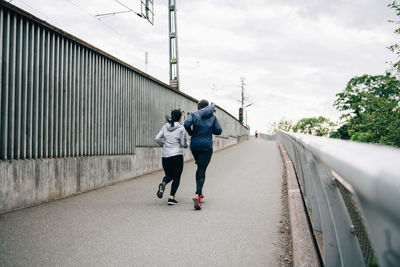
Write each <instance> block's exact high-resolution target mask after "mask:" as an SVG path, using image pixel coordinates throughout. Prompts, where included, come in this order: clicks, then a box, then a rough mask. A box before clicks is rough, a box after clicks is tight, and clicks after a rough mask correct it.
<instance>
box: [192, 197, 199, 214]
mask: <svg viewBox="0 0 400 267" xmlns="http://www.w3.org/2000/svg"><path fill="white" fill-rule="evenodd" d="M192 200H193V203H194V208H195V209H196V210H200V209H201V202H200V201H201V200H200V197H199V195H197V194H196V195H194V197H193V198H192Z"/></svg>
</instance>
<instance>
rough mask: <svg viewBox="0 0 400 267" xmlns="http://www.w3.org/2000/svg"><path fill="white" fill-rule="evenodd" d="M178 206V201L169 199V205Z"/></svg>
mask: <svg viewBox="0 0 400 267" xmlns="http://www.w3.org/2000/svg"><path fill="white" fill-rule="evenodd" d="M176 204H178V201H176V199H172V198H168V205H176Z"/></svg>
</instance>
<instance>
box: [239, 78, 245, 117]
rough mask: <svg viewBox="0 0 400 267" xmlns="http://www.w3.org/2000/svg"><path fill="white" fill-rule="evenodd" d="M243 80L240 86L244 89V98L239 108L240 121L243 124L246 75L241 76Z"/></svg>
mask: <svg viewBox="0 0 400 267" xmlns="http://www.w3.org/2000/svg"><path fill="white" fill-rule="evenodd" d="M240 81H241V83H242V84H241V85H240V88H241V89H242V100H241V104H242V105H241V106H240V108H239V121H240V122H241V123H242V124H243V115H244V100H245V96H244V86H245V83H244V77H242V78H240Z"/></svg>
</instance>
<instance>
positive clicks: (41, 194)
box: [0, 137, 247, 213]
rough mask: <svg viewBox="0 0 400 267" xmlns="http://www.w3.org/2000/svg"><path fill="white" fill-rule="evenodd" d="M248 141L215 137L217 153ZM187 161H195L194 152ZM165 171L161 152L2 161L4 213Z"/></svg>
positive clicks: (147, 149)
mask: <svg viewBox="0 0 400 267" xmlns="http://www.w3.org/2000/svg"><path fill="white" fill-rule="evenodd" d="M246 139H247V138H242V139H241V140H240V139H238V138H232V137H229V138H219V137H214V151H217V150H220V149H223V148H226V147H229V146H232V145H234V144H237V143H239V142H240V141H244V140H246ZM184 158H185V160H191V159H192V154H191V152H190V149H187V150H185V155H184ZM160 169H162V166H161V148H159V147H137V148H136V153H135V154H134V155H123V156H92V157H73V158H53V159H31V160H11V161H0V213H2V212H6V211H10V210H14V209H18V208H22V207H27V206H31V205H34V204H39V203H42V202H45V201H49V200H55V199H58V198H62V197H67V196H71V195H74V194H78V193H83V192H87V191H90V190H94V189H97V188H100V187H104V186H107V185H110V184H114V183H118V182H121V181H125V180H129V179H132V178H134V177H137V176H140V175H143V174H146V173H150V172H153V171H156V170H160Z"/></svg>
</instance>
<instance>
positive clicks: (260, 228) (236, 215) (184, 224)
mask: <svg viewBox="0 0 400 267" xmlns="http://www.w3.org/2000/svg"><path fill="white" fill-rule="evenodd" d="M195 167H196V166H195V165H194V162H193V161H191V162H186V163H185V165H184V172H183V175H182V180H181V185H180V188H179V189H178V192H177V200H178V201H179V204H178V205H176V206H167V196H168V195H169V194H168V193H169V188H170V185H168V186H167V190H166V194H165V195H164V198H163V199H162V200H160V199H158V198H157V197H156V190H157V185H158V184H159V182H160V181H161V178H162V176H163V172H161V171H159V172H155V173H152V174H150V175H145V176H142V177H138V178H135V179H132V180H130V181H129V182H124V183H120V184H116V185H112V186H108V187H105V188H102V189H99V190H95V191H92V192H88V193H85V194H81V195H77V196H74V197H70V198H67V199H63V200H58V201H53V202H50V203H46V204H42V205H39V206H35V207H31V208H27V209H23V210H19V211H15V212H11V213H6V214H3V215H0V266H277V265H279V235H280V232H279V220H280V219H281V207H280V205H281V204H280V197H281V196H280V195H281V190H280V187H281V183H282V161H281V157H280V154H279V150H278V147H277V144H276V143H275V142H270V141H264V140H261V139H256V140H250V141H247V142H244V143H241V144H239V145H236V146H234V147H231V148H228V149H225V150H222V151H219V152H216V153H214V154H213V157H212V159H211V163H210V165H209V168H208V169H207V176H206V182H205V185H204V189H203V193H204V195H205V197H206V198H205V200H204V204H203V206H202V210H200V211H196V210H194V209H193V202H192V197H193V194H194V190H195V178H194V175H195V170H196V169H195Z"/></svg>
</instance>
